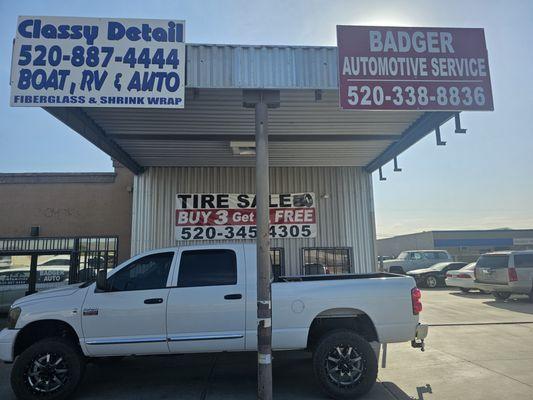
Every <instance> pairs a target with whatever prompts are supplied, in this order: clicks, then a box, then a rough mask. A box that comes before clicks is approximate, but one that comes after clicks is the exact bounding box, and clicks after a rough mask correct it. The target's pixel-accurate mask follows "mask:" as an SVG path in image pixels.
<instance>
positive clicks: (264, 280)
mask: <svg viewBox="0 0 533 400" xmlns="http://www.w3.org/2000/svg"><path fill="white" fill-rule="evenodd" d="M243 105H244V107H249V108H251V107H253V108H255V152H256V155H255V193H256V225H257V240H256V247H257V398H258V399H259V400H272V294H271V287H270V283H271V280H270V279H271V278H270V277H271V276H272V275H271V269H272V266H271V261H270V222H269V219H270V208H269V207H270V206H269V204H270V201H269V197H270V185H269V178H270V172H269V160H268V158H269V155H268V108H269V107H270V108H274V107H279V91H273V90H245V91H243Z"/></svg>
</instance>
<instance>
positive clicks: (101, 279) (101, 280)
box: [96, 269, 109, 292]
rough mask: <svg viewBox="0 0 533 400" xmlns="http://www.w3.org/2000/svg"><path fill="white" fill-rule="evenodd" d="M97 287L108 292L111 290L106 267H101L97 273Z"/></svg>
mask: <svg viewBox="0 0 533 400" xmlns="http://www.w3.org/2000/svg"><path fill="white" fill-rule="evenodd" d="M96 289H98V290H100V291H102V292H107V291H108V290H109V286H108V285H107V271H106V270H105V269H101V270H99V271H98V273H97V274H96Z"/></svg>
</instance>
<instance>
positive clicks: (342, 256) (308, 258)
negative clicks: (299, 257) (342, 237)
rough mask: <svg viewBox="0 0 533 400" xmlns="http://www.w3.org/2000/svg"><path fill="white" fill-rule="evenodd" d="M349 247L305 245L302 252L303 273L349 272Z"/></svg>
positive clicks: (350, 264)
mask: <svg viewBox="0 0 533 400" xmlns="http://www.w3.org/2000/svg"><path fill="white" fill-rule="evenodd" d="M351 251H352V249H351V247H307V248H304V249H302V252H303V267H302V274H303V275H322V274H349V273H350V272H351V270H352V258H351Z"/></svg>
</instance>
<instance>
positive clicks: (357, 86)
mask: <svg viewBox="0 0 533 400" xmlns="http://www.w3.org/2000/svg"><path fill="white" fill-rule="evenodd" d="M337 45H338V52H339V76H340V78H339V91H340V92H339V99H340V106H341V108H343V109H356V110H424V111H462V110H493V109H494V107H493V102H492V90H491V84H490V73H489V62H488V56H487V48H486V45H485V34H484V31H483V29H471V28H403V27H382V26H346V25H339V26H337Z"/></svg>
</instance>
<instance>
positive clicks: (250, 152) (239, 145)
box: [229, 141, 255, 156]
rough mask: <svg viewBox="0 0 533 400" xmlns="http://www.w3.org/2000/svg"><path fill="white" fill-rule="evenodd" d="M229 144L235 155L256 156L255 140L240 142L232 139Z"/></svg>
mask: <svg viewBox="0 0 533 400" xmlns="http://www.w3.org/2000/svg"><path fill="white" fill-rule="evenodd" d="M229 146H230V147H231V150H232V151H233V154H234V155H237V156H255V142H238V141H231V142H229Z"/></svg>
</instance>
